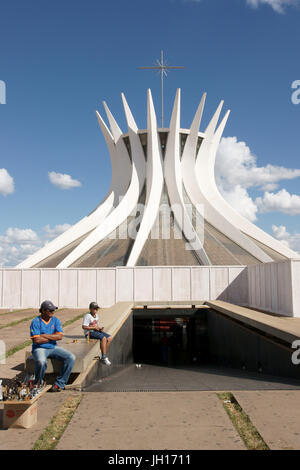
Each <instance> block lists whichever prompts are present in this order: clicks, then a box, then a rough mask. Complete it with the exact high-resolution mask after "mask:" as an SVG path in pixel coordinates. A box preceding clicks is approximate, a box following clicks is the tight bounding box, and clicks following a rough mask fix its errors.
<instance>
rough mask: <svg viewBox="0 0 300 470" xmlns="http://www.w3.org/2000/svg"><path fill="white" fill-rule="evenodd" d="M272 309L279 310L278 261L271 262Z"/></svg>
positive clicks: (273, 310)
mask: <svg viewBox="0 0 300 470" xmlns="http://www.w3.org/2000/svg"><path fill="white" fill-rule="evenodd" d="M271 310H272V312H278V271H277V263H272V264H271Z"/></svg>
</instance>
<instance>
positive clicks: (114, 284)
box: [0, 266, 248, 309]
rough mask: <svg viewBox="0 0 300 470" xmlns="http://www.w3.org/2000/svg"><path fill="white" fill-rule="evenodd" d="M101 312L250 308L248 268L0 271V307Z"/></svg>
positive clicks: (119, 268) (203, 267) (193, 267)
mask: <svg viewBox="0 0 300 470" xmlns="http://www.w3.org/2000/svg"><path fill="white" fill-rule="evenodd" d="M45 299H50V300H52V302H54V304H56V305H58V306H59V307H73V308H84V307H87V306H88V304H89V302H90V301H91V300H96V301H97V302H98V303H99V304H100V305H102V306H103V307H109V306H111V305H113V304H114V303H116V302H120V301H134V302H139V301H183V302H185V301H187V302H189V301H191V300H192V301H193V300H194V301H201V300H216V299H220V300H224V301H227V302H232V303H236V304H239V305H247V304H248V276H247V268H246V267H243V266H222V267H215V266H213V267H210V266H202V267H195V266H192V267H169V266H164V267H147V266H145V267H134V268H128V267H116V268H99V269H91V268H89V269H73V268H70V269H2V270H1V269H0V308H13V309H16V308H25V307H34V308H36V307H38V306H39V305H40V303H41V302H42V301H43V300H45Z"/></svg>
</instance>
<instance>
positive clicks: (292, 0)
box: [247, 0, 299, 13]
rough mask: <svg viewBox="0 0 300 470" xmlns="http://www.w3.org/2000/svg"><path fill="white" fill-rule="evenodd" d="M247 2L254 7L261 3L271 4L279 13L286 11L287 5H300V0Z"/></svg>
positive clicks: (253, 0)
mask: <svg viewBox="0 0 300 470" xmlns="http://www.w3.org/2000/svg"><path fill="white" fill-rule="evenodd" d="M247 4H248V5H250V6H252V7H254V8H258V7H259V6H260V5H270V7H272V8H273V10H274V11H277V13H284V9H285V7H287V6H290V5H299V0H247Z"/></svg>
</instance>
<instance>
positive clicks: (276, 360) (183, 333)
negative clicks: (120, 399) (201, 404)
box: [85, 305, 300, 392]
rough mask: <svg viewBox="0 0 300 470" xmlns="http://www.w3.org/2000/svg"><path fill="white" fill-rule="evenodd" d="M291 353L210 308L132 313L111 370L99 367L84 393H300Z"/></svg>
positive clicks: (116, 341) (149, 309) (116, 343)
mask: <svg viewBox="0 0 300 470" xmlns="http://www.w3.org/2000/svg"><path fill="white" fill-rule="evenodd" d="M292 353H293V350H292V349H291V345H290V344H284V342H283V341H280V339H279V338H275V337H271V336H270V335H267V334H265V333H264V332H263V331H262V330H258V329H255V328H253V327H251V326H250V325H248V324H246V323H243V322H239V321H236V320H234V319H232V318H230V317H229V316H227V315H225V314H222V313H220V312H218V311H216V310H213V309H212V308H210V307H208V306H204V305H202V306H201V307H199V308H176V307H168V308H158V307H156V308H154V307H148V306H146V307H144V308H133V309H132V313H131V314H130V316H129V317H128V320H127V321H126V322H125V323H124V324H123V326H122V328H121V329H120V331H119V333H118V335H117V336H116V337H115V338H114V340H113V342H112V346H111V350H110V352H109V354H110V358H111V360H112V366H111V367H109V368H107V367H104V366H102V365H100V366H99V367H100V368H101V370H99V374H98V378H97V379H96V381H95V382H94V383H93V384H92V385H90V386H88V387H87V388H85V390H86V391H89V392H98V391H103V392H111V391H113V392H121V391H128V392H130V391H132V392H133V391H135V392H145V391H184V390H185V391H187V390H190V391H192V390H280V389H285V390H287V389H297V390H298V389H300V380H299V379H300V366H298V367H297V366H295V365H293V363H292V361H291V356H292ZM124 358H127V359H126V360H125V359H124ZM139 365H141V367H139Z"/></svg>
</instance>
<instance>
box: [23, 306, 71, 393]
mask: <svg viewBox="0 0 300 470" xmlns="http://www.w3.org/2000/svg"><path fill="white" fill-rule="evenodd" d="M57 308H58V307H55V306H54V305H53V303H52V302H51V301H50V300H45V301H44V302H42V304H41V307H40V310H39V312H40V314H41V315H40V316H38V317H36V318H34V319H33V320H32V322H31V325H30V336H31V339H32V355H33V358H34V360H35V383H38V382H40V383H42V382H43V380H44V375H45V372H46V369H47V359H48V357H53V358H55V359H60V360H61V361H63V365H62V371H61V374H60V376H59V377H56V380H55V382H54V384H53V385H52V388H51V389H50V390H49V391H50V392H60V391H61V390H63V389H64V388H65V385H66V384H67V382H68V380H69V377H70V374H71V372H72V369H73V365H74V362H75V359H76V358H75V356H74V354H72V353H70V352H69V351H66V349H63V348H59V347H58V346H57V345H56V341H60V340H61V339H62V337H63V329H62V326H61V322H60V320H59V319H58V318H57V317H55V316H54V312H55V310H56V309H57Z"/></svg>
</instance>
